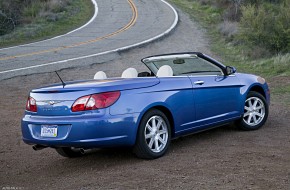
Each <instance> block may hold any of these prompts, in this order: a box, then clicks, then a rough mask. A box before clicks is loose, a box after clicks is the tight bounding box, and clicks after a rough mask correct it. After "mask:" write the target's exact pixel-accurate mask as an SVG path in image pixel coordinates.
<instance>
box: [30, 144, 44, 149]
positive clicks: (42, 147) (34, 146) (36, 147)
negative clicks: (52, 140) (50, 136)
mask: <svg viewBox="0 0 290 190" xmlns="http://www.w3.org/2000/svg"><path fill="white" fill-rule="evenodd" d="M32 148H33V150H35V151H37V150H42V149H44V148H47V146H43V145H39V144H36V145H33V146H32Z"/></svg>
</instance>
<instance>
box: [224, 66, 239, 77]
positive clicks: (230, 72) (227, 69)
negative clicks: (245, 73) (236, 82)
mask: <svg viewBox="0 0 290 190" xmlns="http://www.w3.org/2000/svg"><path fill="white" fill-rule="evenodd" d="M226 72H227V73H226V74H227V75H231V74H234V73H236V72H237V69H236V68H235V67H231V66H226Z"/></svg>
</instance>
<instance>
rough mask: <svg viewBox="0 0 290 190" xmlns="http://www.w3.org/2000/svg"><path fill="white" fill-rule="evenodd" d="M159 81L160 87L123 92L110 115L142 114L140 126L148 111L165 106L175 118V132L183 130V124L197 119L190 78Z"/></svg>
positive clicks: (169, 78) (171, 78)
mask: <svg viewBox="0 0 290 190" xmlns="http://www.w3.org/2000/svg"><path fill="white" fill-rule="evenodd" d="M159 80H160V83H159V84H158V85H155V86H152V87H149V88H142V89H133V90H124V91H121V96H120V99H119V100H118V101H117V102H116V103H115V104H114V105H113V106H111V107H110V114H111V115H119V114H133V113H140V115H139V118H138V122H137V126H138V125H139V123H140V120H141V118H142V117H143V115H144V114H145V113H146V112H147V111H148V110H150V109H151V108H153V107H156V106H163V107H165V108H167V109H168V110H169V111H170V112H171V114H172V116H173V122H174V127H175V128H174V130H175V131H179V130H181V129H180V126H181V125H182V124H183V123H187V122H191V121H193V120H194V117H195V109H194V102H193V92H192V84H191V82H190V80H189V78H188V77H163V78H159ZM136 131H137V129H136Z"/></svg>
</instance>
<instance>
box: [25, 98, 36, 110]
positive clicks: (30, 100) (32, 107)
mask: <svg viewBox="0 0 290 190" xmlns="http://www.w3.org/2000/svg"><path fill="white" fill-rule="evenodd" d="M26 110H27V111H31V112H37V106H36V100H35V99H34V98H32V97H30V96H29V97H28V99H27V103H26Z"/></svg>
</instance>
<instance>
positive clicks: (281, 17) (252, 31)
mask: <svg viewBox="0 0 290 190" xmlns="http://www.w3.org/2000/svg"><path fill="white" fill-rule="evenodd" d="M289 5H290V4H289V3H288V2H287V1H285V2H283V3H281V4H277V3H275V4H269V3H265V4H262V5H261V6H255V5H246V6H242V8H241V10H242V17H241V21H240V30H239V37H238V38H239V40H240V41H241V42H243V43H245V44H247V45H249V46H251V47H253V48H254V47H255V46H260V47H262V48H265V49H267V50H269V51H270V52H274V53H286V52H289V51H290V22H289V20H290V6H289Z"/></svg>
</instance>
